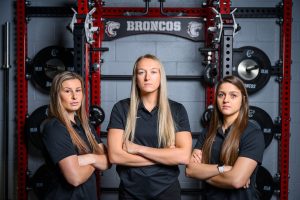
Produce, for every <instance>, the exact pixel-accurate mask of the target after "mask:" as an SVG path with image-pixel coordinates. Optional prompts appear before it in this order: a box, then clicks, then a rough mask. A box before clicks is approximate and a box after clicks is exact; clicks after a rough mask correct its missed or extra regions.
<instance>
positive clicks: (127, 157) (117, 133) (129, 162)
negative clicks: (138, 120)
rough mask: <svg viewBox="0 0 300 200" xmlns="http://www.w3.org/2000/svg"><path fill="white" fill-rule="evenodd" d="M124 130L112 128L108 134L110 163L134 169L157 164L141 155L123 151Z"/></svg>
mask: <svg viewBox="0 0 300 200" xmlns="http://www.w3.org/2000/svg"><path fill="white" fill-rule="evenodd" d="M123 135H124V130H122V129H114V128H110V129H109V130H108V134H107V148H108V157H109V161H110V162H111V163H112V164H117V165H126V166H133V167H141V166H149V165H154V164H155V162H153V161H152V160H149V159H147V158H145V157H142V156H139V155H133V154H129V153H127V152H126V151H125V150H124V149H123Z"/></svg>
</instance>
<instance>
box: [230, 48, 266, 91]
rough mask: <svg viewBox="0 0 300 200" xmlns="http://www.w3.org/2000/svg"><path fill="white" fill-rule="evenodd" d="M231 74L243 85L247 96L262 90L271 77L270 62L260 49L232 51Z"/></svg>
mask: <svg viewBox="0 0 300 200" xmlns="http://www.w3.org/2000/svg"><path fill="white" fill-rule="evenodd" d="M232 64H233V67H232V74H233V75H235V76H238V77H239V78H240V79H242V80H243V81H244V83H245V87H246V88H247V91H248V93H249V94H253V93H255V92H257V91H259V90H260V89H262V88H263V87H264V86H265V85H266V84H267V83H268V81H269V79H270V76H271V62H270V60H269V58H268V56H267V55H266V54H265V53H264V52H263V51H262V50H260V49H258V48H256V47H252V46H245V47H241V48H238V49H234V50H233V62H232Z"/></svg>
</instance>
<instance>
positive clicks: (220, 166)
mask: <svg viewBox="0 0 300 200" xmlns="http://www.w3.org/2000/svg"><path fill="white" fill-rule="evenodd" d="M217 168H218V171H219V173H220V174H221V173H223V172H224V165H218V166H217Z"/></svg>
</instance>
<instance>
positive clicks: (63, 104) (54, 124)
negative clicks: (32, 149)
mask: <svg viewBox="0 0 300 200" xmlns="http://www.w3.org/2000/svg"><path fill="white" fill-rule="evenodd" d="M84 94H85V93H84V83H83V79H82V78H81V76H79V75H78V74H76V73H74V72H69V71H65V72H62V73H60V74H58V75H56V76H55V77H54V79H53V82H52V85H51V91H50V106H49V109H48V116H49V118H48V119H47V120H46V121H45V122H44V127H43V134H42V141H43V144H44V147H45V152H44V154H45V160H46V163H47V164H48V165H49V167H50V168H51V169H52V170H51V173H52V174H53V176H52V180H53V182H52V184H51V187H49V188H47V189H48V191H47V193H46V194H45V199H51V200H52V199H57V200H60V199H61V200H62V199H66V200H67V199H68V200H70V199H72V200H76V199H89V200H91V199H94V200H96V199H98V198H97V184H96V174H95V170H105V169H107V168H109V167H110V163H109V161H108V157H107V153H106V150H105V146H104V145H103V144H102V143H101V140H100V138H99V137H98V135H97V134H96V132H95V130H94V128H93V127H92V126H90V124H89V122H88V116H87V113H86V106H85V95H84Z"/></svg>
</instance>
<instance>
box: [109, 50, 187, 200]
mask: <svg viewBox="0 0 300 200" xmlns="http://www.w3.org/2000/svg"><path fill="white" fill-rule="evenodd" d="M191 151H192V137H191V133H190V125H189V121H188V116H187V112H186V110H185V108H184V107H183V105H182V104H180V103H177V102H175V101H172V100H169V99H168V96H167V81H166V75H165V71H164V68H163V65H162V64H161V62H160V61H159V60H158V59H157V58H156V57H155V56H153V55H150V54H146V55H144V56H141V57H139V58H138V59H137V61H136V62H135V65H134V68H133V76H132V86H131V95H130V99H124V100H121V101H119V102H118V103H116V104H115V106H114V107H113V110H112V113H111V117H110V123H109V125H108V154H109V159H110V162H111V163H113V164H117V172H118V174H119V176H120V180H121V181H120V186H119V188H120V190H119V199H120V200H127V199H128V200H129V199H132V200H133V199H136V200H137V199H138V200H149V199H156V200H165V199H172V200H178V199H180V185H179V181H178V175H179V168H178V165H179V164H187V163H188V162H189V160H190V155H191Z"/></svg>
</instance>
